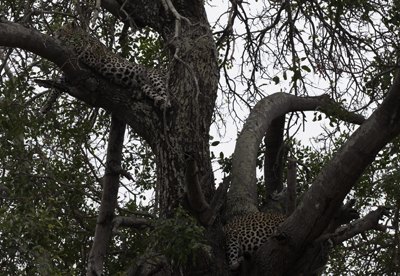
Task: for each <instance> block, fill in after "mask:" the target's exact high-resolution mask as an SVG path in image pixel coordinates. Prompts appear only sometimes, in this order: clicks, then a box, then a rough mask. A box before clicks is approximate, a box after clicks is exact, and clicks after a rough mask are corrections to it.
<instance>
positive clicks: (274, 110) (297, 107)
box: [224, 93, 364, 220]
mask: <svg viewBox="0 0 400 276" xmlns="http://www.w3.org/2000/svg"><path fill="white" fill-rule="evenodd" d="M318 108H322V110H336V109H338V110H342V109H340V108H339V107H338V105H337V103H335V102H334V101H333V100H331V99H330V98H329V97H328V96H327V95H323V96H318V97H304V98H299V97H296V96H293V95H289V94H285V93H275V94H272V95H270V96H268V97H267V98H265V99H262V100H261V101H260V102H259V103H257V104H256V106H255V107H254V108H253V110H252V111H251V112H250V115H249V117H248V118H247V120H246V123H245V125H244V126H243V130H242V132H241V134H240V136H239V138H238V140H237V142H236V147H235V152H234V154H233V161H232V185H231V188H230V190H229V193H228V198H227V208H226V209H225V214H224V217H225V218H227V219H229V220H233V219H235V218H236V217H238V216H242V215H244V214H246V213H251V212H257V187H256V185H255V183H256V161H257V152H258V148H259V146H260V143H261V139H262V138H263V137H264V135H265V133H266V132H267V131H268V130H269V127H270V125H271V122H272V121H273V120H275V119H276V118H279V117H281V116H284V115H285V114H286V113H288V112H292V111H307V110H316V109H318ZM342 112H343V114H346V116H342V118H343V119H346V120H348V121H351V122H357V123H359V124H361V123H362V122H363V121H364V118H363V117H362V116H360V115H356V114H351V113H349V112H347V111H344V110H342Z"/></svg>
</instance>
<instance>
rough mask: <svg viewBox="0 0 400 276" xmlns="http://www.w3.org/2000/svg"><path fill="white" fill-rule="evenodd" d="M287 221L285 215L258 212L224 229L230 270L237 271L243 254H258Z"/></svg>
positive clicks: (238, 219) (239, 219)
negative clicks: (263, 245) (277, 229)
mask: <svg viewBox="0 0 400 276" xmlns="http://www.w3.org/2000/svg"><path fill="white" fill-rule="evenodd" d="M284 220H285V215H275V214H267V213H262V212H256V213H251V214H247V215H244V216H242V217H239V218H237V219H236V220H234V221H232V222H230V223H228V224H227V225H225V226H224V227H223V228H222V231H223V232H224V234H225V243H226V253H227V257H228V264H229V268H230V269H231V270H232V271H235V270H237V269H238V268H239V267H240V264H241V262H242V261H243V253H244V252H248V253H250V254H252V253H254V252H256V251H257V250H258V249H259V248H260V247H261V245H262V244H264V243H265V242H266V241H267V239H268V238H269V237H270V236H271V235H272V234H273V233H274V231H275V229H276V228H277V227H278V226H279V225H280V224H281V223H282V222H283V221H284Z"/></svg>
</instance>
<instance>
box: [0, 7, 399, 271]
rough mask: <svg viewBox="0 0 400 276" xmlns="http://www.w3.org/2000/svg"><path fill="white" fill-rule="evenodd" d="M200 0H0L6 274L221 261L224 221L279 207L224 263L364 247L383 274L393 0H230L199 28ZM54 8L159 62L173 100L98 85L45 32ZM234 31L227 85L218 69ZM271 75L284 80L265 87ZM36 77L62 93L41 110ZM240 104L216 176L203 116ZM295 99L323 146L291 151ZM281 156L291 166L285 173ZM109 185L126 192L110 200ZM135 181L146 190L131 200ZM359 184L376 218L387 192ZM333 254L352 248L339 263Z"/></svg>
mask: <svg viewBox="0 0 400 276" xmlns="http://www.w3.org/2000/svg"><path fill="white" fill-rule="evenodd" d="M211 4H212V2H211V3H210V5H211ZM205 5H208V3H203V2H202V1H193V0H190V1H171V0H162V1H119V0H103V1H96V3H92V2H85V1H82V2H65V1H64V2H61V3H59V2H57V1H41V2H36V1H9V3H0V11H1V12H2V13H3V15H2V16H1V18H0V45H1V46H3V47H2V48H1V52H0V57H1V60H2V65H1V67H0V74H1V78H2V81H1V86H2V91H3V96H2V98H1V108H2V111H3V112H2V114H3V115H2V117H1V127H2V133H1V151H2V154H1V156H2V159H1V163H2V167H3V171H2V176H1V178H2V182H1V184H0V186H1V190H0V191H1V200H2V201H1V204H2V205H1V214H2V216H1V226H2V228H1V235H2V239H1V240H2V241H1V245H0V246H1V250H2V252H4V254H3V256H2V257H1V258H2V259H1V262H2V263H1V265H2V269H3V272H4V273H8V274H10V275H15V274H17V273H20V274H27V275H83V274H87V275H120V274H122V273H126V274H127V275H192V274H200V275H230V274H232V273H233V272H231V271H230V270H229V267H228V263H227V260H226V257H225V249H224V248H225V246H224V236H223V233H222V225H223V224H225V223H227V222H230V221H232V220H234V219H235V218H237V217H240V216H242V215H245V214H248V213H251V212H257V211H258V210H262V211H266V212H276V210H282V209H283V208H286V216H287V219H286V220H285V221H284V222H283V223H282V224H281V225H280V226H279V227H278V229H277V231H276V232H275V233H274V235H273V236H272V237H271V238H270V239H269V240H268V241H267V243H266V244H264V245H263V246H262V247H261V248H260V250H258V251H257V252H256V253H255V254H253V255H252V256H251V257H250V258H248V256H246V260H244V261H243V263H242V266H241V272H235V273H241V274H242V275H317V273H319V272H320V271H321V270H323V268H324V266H325V265H326V263H327V261H328V259H329V256H331V262H335V264H336V265H335V266H332V265H329V264H328V271H329V273H332V274H335V273H337V274H336V275H343V273H345V272H349V271H352V270H354V269H358V270H359V271H360V274H361V273H364V274H368V273H371V268H370V267H367V268H365V266H366V265H365V264H366V263H368V261H369V262H370V263H373V264H374V266H375V267H376V271H377V272H379V274H381V275H382V274H387V275H394V273H396V271H397V270H398V267H399V266H398V264H397V263H398V255H397V250H398V248H399V245H398V238H397V233H398V213H399V208H398V206H399V204H398V200H397V193H398V187H397V186H396V185H397V183H398V169H397V166H396V164H398V162H397V158H398V141H397V140H398V135H399V134H400V116H399V114H400V110H399V108H400V105H399V102H400V77H399V76H398V75H397V74H396V73H397V68H398V64H397V60H398V58H397V50H398V49H397V47H398V46H397V45H399V40H398V38H397V37H398V36H397V31H398V28H399V19H398V4H397V3H393V2H392V1H377V2H375V1H288V0H286V1H282V2H279V1H263V2H262V3H259V9H258V10H257V12H258V14H255V15H254V14H253V12H251V9H250V8H249V3H246V2H242V1H231V2H230V4H229V7H228V9H227V10H225V11H223V12H226V14H227V16H226V17H220V18H219V21H218V22H217V23H218V24H216V25H215V26H214V27H213V28H210V26H209V22H208V20H207V15H206V8H205ZM224 19H226V20H227V23H223V20H224ZM66 20H69V21H71V20H73V21H77V22H78V23H79V24H80V25H81V26H82V27H83V28H85V29H86V30H87V31H88V32H90V33H91V35H92V36H97V37H98V39H99V40H101V41H102V42H103V43H105V44H106V45H107V46H108V47H109V48H111V49H113V50H114V52H116V51H119V52H120V54H121V56H124V57H125V58H127V59H129V60H130V61H132V62H137V63H140V64H143V65H145V66H148V67H158V68H159V69H160V70H164V71H165V72H166V80H165V82H166V86H167V90H168V93H169V97H170V100H171V107H169V108H166V109H160V108H159V107H158V106H155V105H154V102H153V101H152V100H150V99H147V98H143V99H137V98H135V97H132V94H133V95H138V94H140V92H141V91H140V89H138V88H137V89H133V91H132V90H130V89H126V88H124V87H122V86H119V85H117V84H115V83H111V82H110V81H108V80H107V79H106V78H103V77H102V76H100V75H98V74H96V72H94V70H92V69H93V68H89V67H88V66H86V65H85V64H84V63H82V62H81V61H82V60H81V57H80V55H79V53H76V52H75V51H74V49H72V48H71V47H70V46H69V45H68V44H67V43H65V42H63V41H61V40H59V39H57V38H55V37H54V36H52V34H53V33H54V32H55V30H56V29H58V28H59V27H60V26H61V25H63V24H64V23H65V21H66ZM90 23H92V24H90ZM377 23H379V24H377ZM241 26H242V27H243V29H241V28H240V27H241ZM241 30H243V31H241ZM213 31H214V33H213ZM116 38H119V43H118V44H119V45H118V44H117V43H116V42H115V40H116ZM241 43H243V54H242V55H241V56H240V57H239V58H240V70H239V71H240V73H239V75H238V76H237V78H238V80H239V82H241V83H242V84H243V85H240V86H239V82H237V81H236V80H235V78H234V77H233V76H232V70H230V68H232V66H234V58H235V54H234V52H233V51H234V49H236V48H237V45H240V44H241ZM276 69H278V70H279V72H281V73H279V74H276V75H273V74H272V73H271V72H273V71H274V70H276ZM220 71H222V72H223V78H221V79H220V76H219V72H220ZM61 75H65V76H66V77H67V79H68V82H67V83H64V84H62V83H60V82H59V81H58V80H59V78H60V76H61ZM318 76H319V77H320V78H321V79H323V80H324V81H325V82H326V83H327V84H326V87H325V90H324V91H323V92H324V94H323V95H321V94H320V93H319V92H320V91H317V90H316V89H314V90H313V87H315V85H314V84H313V83H314V80H313V77H318ZM281 82H284V86H285V87H287V89H286V92H288V93H274V94H271V93H269V92H267V90H269V88H270V87H273V85H274V84H280V83H281ZM343 83H345V84H344V85H343ZM38 84H40V85H41V86H44V87H45V88H49V89H54V87H55V89H58V90H65V91H66V92H67V93H64V94H63V95H62V96H61V99H60V100H58V103H57V104H55V106H54V107H53V109H52V111H51V112H50V113H49V114H47V115H46V116H44V117H42V116H40V114H39V112H38V109H39V108H38V106H39V107H40V106H41V105H43V104H44V102H45V99H44V95H47V92H48V91H43V92H38V91H40V90H38V88H37V86H38ZM219 84H220V89H218V86H219ZM267 84H268V86H267ZM267 88H268V89H267ZM219 92H220V95H221V97H222V102H225V103H224V105H223V106H227V107H228V108H229V113H230V115H227V114H224V113H223V106H222V107H221V106H220V105H219V104H218V102H217V95H218V93H219ZM313 93H319V96H310V95H312V94H313ZM238 106H245V107H248V108H249V109H250V110H251V111H250V115H249V116H248V117H247V120H246V122H245V123H244V125H243V128H242V129H241V131H240V134H239V136H238V140H237V142H236V146H235V152H234V154H233V156H232V157H231V158H224V156H223V155H220V159H219V162H220V164H221V165H222V166H223V168H224V170H225V171H226V172H227V173H229V175H230V176H229V177H226V178H225V179H224V181H223V183H221V184H220V185H219V186H218V188H216V187H215V185H216V183H215V178H214V173H213V168H212V154H211V151H210V126H211V124H212V123H216V121H217V119H216V118H221V119H222V120H225V119H227V118H228V117H229V116H231V117H232V118H233V120H235V121H236V122H238V121H239V120H241V119H243V118H241V117H240V115H239V114H238V113H237V112H238ZM310 110H311V111H315V112H322V113H325V114H326V115H327V117H328V118H329V120H330V124H331V125H332V126H334V130H335V133H330V134H331V135H330V136H327V137H321V141H322V145H324V143H327V141H334V144H335V147H336V148H333V149H332V148H329V147H327V146H325V147H322V148H321V150H320V151H315V150H311V149H310V148H307V147H303V148H302V147H301V146H300V145H299V144H298V142H297V140H296V139H295V138H294V137H292V135H291V134H290V133H289V129H291V128H292V126H293V125H296V124H297V125H301V123H299V122H300V121H301V120H299V119H301V114H302V112H305V111H310ZM110 114H112V115H110ZM362 115H365V116H368V119H364V117H363V116H362ZM316 116H317V117H318V116H319V115H318V114H317V113H316ZM294 119H296V120H294ZM343 122H345V123H346V124H343ZM354 124H357V125H360V126H359V127H358V128H357V129H356V130H355V131H354V132H353V129H354ZM126 125H128V126H129V133H128V134H125V131H126V129H125V128H126ZM284 130H286V134H284V133H285V132H284ZM334 134H336V136H335V135H334ZM126 136H128V137H129V143H128V142H124V140H125V137H126ZM285 137H286V138H285ZM284 138H285V139H284ZM324 138H325V139H324ZM217 143H218V142H212V145H213V144H217ZM325 145H326V144H325ZM103 148H107V150H106V151H103V150H102V149H103ZM262 159H263V161H264V164H263V167H264V176H263V178H264V179H263V181H260V180H257V177H256V171H257V166H259V164H260V160H262ZM286 161H287V162H286ZM302 161H305V162H302ZM286 163H287V165H285V164H286ZM296 164H300V165H302V166H303V167H301V168H298V169H297V172H298V175H299V177H297V176H296V166H297V165H296ZM129 172H131V173H132V172H134V173H133V175H134V176H135V177H133V176H131V174H130V173H129ZM121 175H122V176H123V177H124V179H131V180H130V181H131V183H133V184H132V185H129V186H127V184H126V181H125V180H121ZM303 176H304V177H303ZM306 180H307V181H309V182H312V184H311V185H310V186H309V187H308V185H306V184H305V182H306ZM296 183H297V184H298V189H296ZM228 185H230V186H229V191H228V192H227V189H228ZM120 186H122V187H124V188H125V193H126V194H128V195H129V197H131V196H132V199H130V198H127V199H126V200H122V201H118V194H119V192H120V191H121V190H120ZM284 188H285V189H284ZM147 189H154V190H155V195H154V200H153V202H151V203H150V204H148V205H143V204H142V203H141V202H140V198H143V194H142V192H143V191H144V190H147ZM296 193H297V194H298V200H297V201H298V204H296ZM371 199H373V200H374V201H375V202H378V204H379V205H384V204H386V203H387V205H395V206H397V207H396V209H395V212H394V213H395V215H394V218H393V220H392V221H391V224H389V225H388V224H386V225H382V224H379V220H380V219H382V218H383V217H384V216H389V215H390V212H389V210H390V209H391V207H390V206H379V207H377V208H371V204H370V203H371ZM284 200H286V203H284V204H286V205H282V204H283V203H282V201H284ZM261 202H262V204H261ZM396 204H397V205H396ZM283 206H285V207H283ZM356 208H357V209H359V210H360V211H359V213H360V214H361V215H362V217H361V218H359V213H357V211H356ZM345 224H346V225H345ZM372 229H374V230H378V233H374V232H371V231H370V230H372ZM387 229H393V230H392V231H388V232H385V231H386V230H387ZM371 233H372V234H371ZM358 234H362V235H363V237H364V238H366V239H367V241H369V242H372V243H373V244H374V245H376V247H375V249H374V250H375V251H371V252H377V251H378V250H379V252H380V253H381V254H380V255H381V258H376V254H375V255H374V257H371V255H372V254H371V255H368V256H369V257H370V258H371V259H369V260H368V261H367V260H366V259H362V258H361V257H360V256H361V255H362V254H365V248H367V249H368V246H369V245H368V244H367V245H366V244H365V243H364V244H363V242H362V241H359V240H357V237H358ZM346 241H347V242H346ZM333 248H334V249H333ZM385 248H387V249H388V250H386V251H385V252H384V249H385ZM346 249H348V250H350V251H346ZM333 250H335V251H333ZM363 250H364V251H363ZM367 251H368V250H367ZM346 254H347V255H348V256H352V258H354V259H358V260H361V261H359V262H358V263H357V262H355V263H349V262H348V260H343V259H342V258H343V256H344V255H346Z"/></svg>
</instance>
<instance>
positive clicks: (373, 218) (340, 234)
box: [333, 206, 391, 244]
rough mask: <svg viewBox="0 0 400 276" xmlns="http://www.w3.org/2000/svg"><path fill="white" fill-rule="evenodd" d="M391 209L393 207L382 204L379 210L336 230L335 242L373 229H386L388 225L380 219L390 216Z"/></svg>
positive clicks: (337, 242)
mask: <svg viewBox="0 0 400 276" xmlns="http://www.w3.org/2000/svg"><path fill="white" fill-rule="evenodd" d="M390 209H391V207H386V206H380V207H378V209H377V210H375V211H372V212H370V213H369V214H367V215H366V216H365V217H363V218H360V219H358V220H355V221H353V222H351V223H350V224H349V225H346V226H343V227H340V228H339V229H337V230H336V232H335V234H336V237H334V238H333V241H334V242H335V244H339V243H342V242H343V241H345V240H348V239H350V238H352V237H354V236H355V235H358V234H361V233H365V232H366V231H368V230H371V229H375V230H379V231H386V229H387V227H386V226H384V225H381V224H379V220H381V219H382V218H383V216H389V210H390Z"/></svg>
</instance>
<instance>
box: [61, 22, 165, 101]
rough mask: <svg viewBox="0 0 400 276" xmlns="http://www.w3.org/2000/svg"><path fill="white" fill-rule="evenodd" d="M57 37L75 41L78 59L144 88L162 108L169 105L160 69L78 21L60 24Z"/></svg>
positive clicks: (128, 84)
mask: <svg viewBox="0 0 400 276" xmlns="http://www.w3.org/2000/svg"><path fill="white" fill-rule="evenodd" d="M55 37H56V38H59V39H61V40H64V41H66V42H67V43H69V44H70V45H72V46H73V47H74V50H75V51H76V52H77V53H79V59H80V60H81V61H82V62H83V63H85V64H86V65H88V66H89V67H91V68H93V69H94V70H95V71H96V72H97V73H98V74H100V75H102V76H103V77H105V78H107V79H108V80H110V81H112V82H114V83H117V84H119V85H121V86H124V87H126V88H141V90H142V91H143V93H144V94H145V95H146V96H147V97H149V98H151V99H153V100H154V101H155V104H156V105H160V107H161V108H162V109H163V108H165V107H169V106H170V102H169V100H168V96H167V92H166V86H165V79H164V78H163V75H162V74H161V73H160V71H158V70H156V69H147V68H146V67H144V66H142V65H140V64H135V63H132V62H129V61H128V60H126V59H124V58H122V57H120V56H119V55H117V54H114V53H113V52H112V51H111V50H109V49H108V48H107V47H106V46H105V45H104V44H102V43H101V42H100V41H98V40H97V39H95V38H93V37H91V36H90V35H89V34H88V33H86V32H85V31H84V30H83V29H82V28H80V27H79V26H77V25H76V24H75V23H69V24H66V25H64V26H62V27H61V28H59V29H58V30H57V31H56V33H55Z"/></svg>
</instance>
